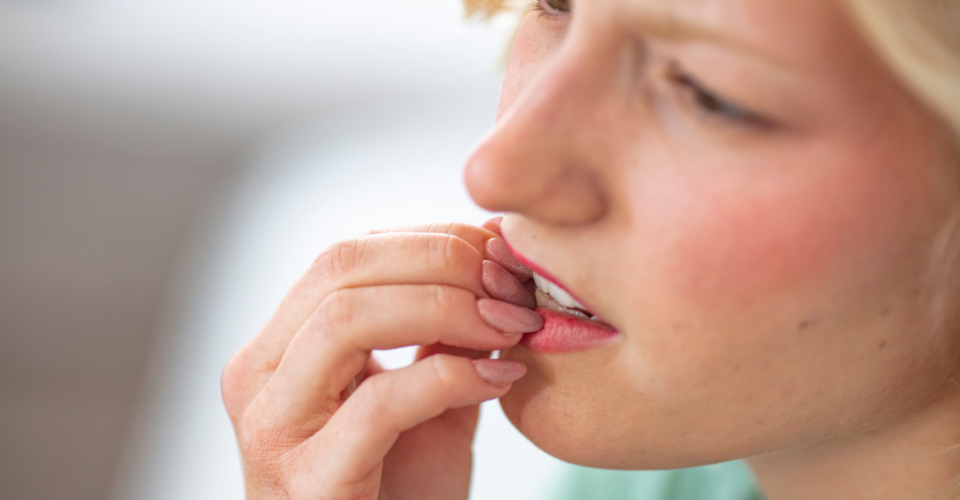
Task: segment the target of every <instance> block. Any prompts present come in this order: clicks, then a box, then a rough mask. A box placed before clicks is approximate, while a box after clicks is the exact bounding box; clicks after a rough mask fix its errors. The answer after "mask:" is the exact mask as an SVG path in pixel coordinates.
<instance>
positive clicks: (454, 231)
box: [367, 222, 500, 254]
mask: <svg viewBox="0 0 960 500" xmlns="http://www.w3.org/2000/svg"><path fill="white" fill-rule="evenodd" d="M385 233H436V234H449V235H450V236H456V237H457V238H460V239H461V240H463V241H466V242H467V243H469V244H470V245H471V246H473V248H476V249H477V251H478V252H480V253H481V254H483V253H484V252H483V244H484V242H486V241H487V240H489V239H490V238H499V237H500V235H499V234H497V233H495V232H493V231H490V230H489V229H484V228H482V227H477V226H471V225H470V224H464V223H462V222H432V223H426V224H412V225H408V226H398V227H392V228H386V229H376V230H373V231H370V232H369V233H367V234H385Z"/></svg>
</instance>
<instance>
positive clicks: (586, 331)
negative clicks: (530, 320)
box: [520, 307, 619, 354]
mask: <svg viewBox="0 0 960 500" xmlns="http://www.w3.org/2000/svg"><path fill="white" fill-rule="evenodd" d="M537 313H538V314H539V315H540V316H541V317H542V318H543V329H542V330H540V331H539V332H533V333H528V334H526V335H524V336H523V339H522V340H521V341H520V345H522V346H523V347H526V348H527V349H530V350H531V351H533V352H539V353H542V354H557V353H562V352H576V351H585V350H587V349H592V348H594V347H600V346H603V345H606V344H608V343H610V342H611V341H612V340H613V339H615V338H616V337H617V336H619V332H618V331H616V330H614V329H613V328H610V327H607V326H604V325H602V324H600V323H597V322H596V321H587V320H584V319H580V318H578V317H576V316H571V315H569V314H564V313H561V312H557V311H554V310H553V309H548V308H546V307H538V308H537Z"/></svg>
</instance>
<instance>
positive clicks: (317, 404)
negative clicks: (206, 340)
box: [258, 285, 542, 434]
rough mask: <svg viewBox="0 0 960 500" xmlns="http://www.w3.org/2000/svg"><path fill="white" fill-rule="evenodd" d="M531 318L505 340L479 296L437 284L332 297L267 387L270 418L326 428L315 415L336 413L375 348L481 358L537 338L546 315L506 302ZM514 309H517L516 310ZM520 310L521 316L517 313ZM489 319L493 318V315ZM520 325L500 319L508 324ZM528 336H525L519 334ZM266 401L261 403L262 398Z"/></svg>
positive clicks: (310, 429) (371, 289)
mask: <svg viewBox="0 0 960 500" xmlns="http://www.w3.org/2000/svg"><path fill="white" fill-rule="evenodd" d="M503 306H505V307H506V308H508V309H509V310H510V311H511V313H513V314H517V311H519V314H523V315H526V316H528V317H529V318H528V319H527V322H526V323H524V324H519V325H518V324H507V325H506V326H508V327H511V328H510V329H509V331H508V332H506V334H505V333H504V332H503V331H500V330H497V329H496V328H494V327H491V326H490V325H489V324H488V321H485V320H484V317H483V316H482V315H481V312H480V309H479V307H478V304H477V300H476V298H475V296H474V295H473V294H471V293H470V292H467V291H465V290H462V289H459V288H455V287H445V286H438V285H394V286H382V287H364V288H353V289H344V290H339V291H337V292H335V293H334V294H331V295H330V296H329V297H328V298H327V299H326V300H324V302H323V304H321V306H320V307H318V308H317V313H316V314H315V315H314V316H312V317H311V318H310V319H309V320H308V321H307V322H306V323H305V324H304V326H303V328H301V330H300V332H298V333H297V335H296V337H295V338H294V339H293V341H291V343H290V348H289V349H288V350H287V353H286V354H285V355H284V357H283V360H282V361H281V362H280V365H279V366H278V368H277V371H276V373H274V375H273V377H272V378H271V379H270V380H269V382H268V383H267V385H266V386H265V387H264V390H263V393H264V398H265V399H264V401H269V413H268V414H266V415H265V417H266V418H270V419H273V420H276V425H278V426H288V427H291V428H296V427H297V426H299V425H305V426H306V427H305V428H304V429H303V433H305V434H310V433H312V432H314V431H315V430H316V428H319V427H318V425H322V423H323V422H322V421H321V422H317V421H316V415H324V414H329V413H332V412H333V411H334V410H336V408H337V407H338V406H339V405H340V402H341V399H340V396H341V393H342V391H343V390H344V389H345V388H346V387H347V386H348V384H349V382H350V381H351V380H352V379H353V378H354V377H355V376H356V375H357V374H358V373H360V371H361V370H362V369H363V367H364V365H365V364H366V361H367V359H368V357H369V354H370V351H372V350H374V349H394V348H398V347H404V346H409V345H431V344H444V345H448V346H454V347H463V348H468V349H474V350H479V351H493V350H497V349H505V348H507V347H510V346H512V345H514V344H516V343H517V342H519V341H520V338H521V335H519V333H522V332H523V331H534V330H531V328H534V327H536V326H538V325H537V322H535V321H534V317H535V318H537V319H538V320H539V321H540V322H542V319H540V315H539V314H537V313H535V312H533V311H529V310H527V309H523V308H520V307H516V306H512V305H510V304H505V303H503ZM510 308H512V309H510ZM513 309H515V310H516V311H513ZM484 315H486V316H491V315H490V314H489V312H485V313H484ZM513 319H515V318H512V317H510V316H506V317H505V318H500V317H495V321H499V322H500V324H505V322H506V321H511V320H513ZM517 330H522V331H517ZM258 399H259V396H258Z"/></svg>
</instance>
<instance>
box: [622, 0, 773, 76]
mask: <svg viewBox="0 0 960 500" xmlns="http://www.w3.org/2000/svg"><path fill="white" fill-rule="evenodd" d="M627 24H628V25H629V26H632V27H634V28H635V29H639V30H640V31H641V32H642V33H643V34H645V35H649V36H654V37H657V38H663V39H666V40H675V41H700V42H708V43H713V44H717V45H724V46H727V47H730V48H733V49H736V50H738V51H741V52H744V53H747V54H749V55H751V56H753V57H756V58H758V59H763V60H764V61H766V62H769V63H773V64H775V65H776V66H781V67H790V66H791V65H790V64H789V63H787V62H786V61H784V60H782V59H778V58H777V57H775V56H773V55H772V54H770V53H769V52H765V51H763V50H761V49H760V48H759V47H757V46H755V45H752V44H750V43H748V42H747V41H746V40H743V39H740V38H737V37H735V36H732V35H731V34H730V33H727V32H724V31H722V30H719V29H716V28H713V27H711V26H708V25H705V24H699V23H696V22H693V21H690V20H687V19H684V18H683V17H682V16H680V15H677V14H671V13H665V12H657V11H655V10H653V9H644V10H642V11H641V12H639V13H636V14H634V15H631V16H630V18H629V19H628V20H627Z"/></svg>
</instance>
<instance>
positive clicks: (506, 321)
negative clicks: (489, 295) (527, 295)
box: [477, 299, 543, 335]
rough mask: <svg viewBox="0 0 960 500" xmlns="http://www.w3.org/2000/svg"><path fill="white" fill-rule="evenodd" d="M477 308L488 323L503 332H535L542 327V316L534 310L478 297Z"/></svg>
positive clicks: (508, 333)
mask: <svg viewBox="0 0 960 500" xmlns="http://www.w3.org/2000/svg"><path fill="white" fill-rule="evenodd" d="M477 310H478V311H480V317H481V318H483V321H485V322H486V323H487V324H488V325H490V326H491V327H493V328H496V329H497V330H500V331H501V332H504V334H507V335H510V334H514V335H515V334H520V333H530V332H537V331H540V329H541V328H543V318H542V317H540V315H539V314H537V313H536V312H534V311H531V310H530V309H525V308H523V307H520V306H515V305H513V304H508V303H506V302H501V301H499V300H494V299H478V300H477Z"/></svg>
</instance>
